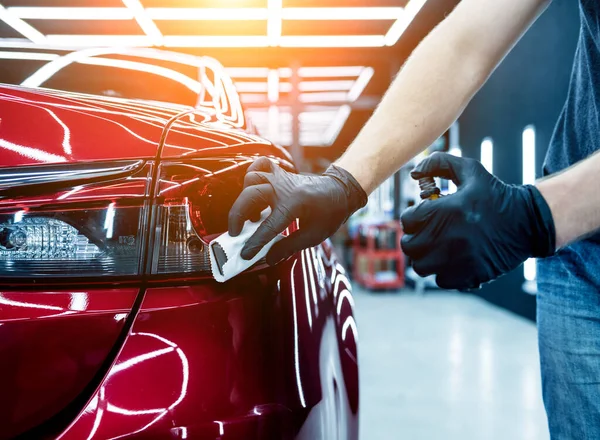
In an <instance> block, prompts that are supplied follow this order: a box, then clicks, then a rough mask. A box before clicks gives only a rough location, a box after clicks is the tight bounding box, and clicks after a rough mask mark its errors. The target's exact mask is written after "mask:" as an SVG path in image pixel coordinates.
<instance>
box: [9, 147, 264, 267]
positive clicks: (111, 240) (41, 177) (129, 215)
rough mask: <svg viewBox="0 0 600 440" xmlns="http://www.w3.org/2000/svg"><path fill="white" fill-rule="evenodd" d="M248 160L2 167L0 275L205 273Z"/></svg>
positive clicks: (240, 183) (225, 228) (240, 187)
mask: <svg viewBox="0 0 600 440" xmlns="http://www.w3.org/2000/svg"><path fill="white" fill-rule="evenodd" d="M251 162H252V160H251V159H249V158H237V159H191V160H187V161H185V162H166V163H162V164H161V165H159V167H158V170H156V177H157V180H156V183H155V187H154V188H153V189H152V188H151V181H152V175H153V167H154V165H153V164H152V163H150V162H135V163H132V162H119V163H112V164H108V165H107V164H92V165H88V166H87V168H82V167H81V166H79V169H78V168H77V167H72V166H68V165H63V166H60V167H56V166H38V167H30V168H26V169H21V170H17V171H16V172H15V171H14V170H12V169H9V170H1V169H0V277H1V276H6V277H16V278H31V279H35V278H39V277H61V278H62V277H94V276H96V277H100V276H102V277H105V276H110V275H113V276H132V275H142V274H144V273H146V274H154V275H169V276H176V275H178V274H180V275H185V276H189V275H192V276H209V275H210V274H211V268H210V258H209V254H208V243H210V241H211V240H212V239H213V238H215V237H217V236H218V235H220V234H222V233H223V232H225V231H226V230H227V219H228V215H229V210H230V208H231V206H232V205H233V202H234V201H235V199H236V198H237V196H238V195H239V193H240V191H241V189H242V186H243V180H244V175H245V170H246V168H247V166H248V165H249V164H250V163H251ZM144 262H146V266H144ZM259 264H260V263H259Z"/></svg>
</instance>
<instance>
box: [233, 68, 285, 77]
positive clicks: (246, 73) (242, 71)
mask: <svg viewBox="0 0 600 440" xmlns="http://www.w3.org/2000/svg"><path fill="white" fill-rule="evenodd" d="M279 70H280V71H281V69H279ZM225 71H226V72H227V74H228V75H229V76H231V77H232V78H263V79H266V78H267V77H268V76H269V68H268V67H227V68H226V69H225Z"/></svg>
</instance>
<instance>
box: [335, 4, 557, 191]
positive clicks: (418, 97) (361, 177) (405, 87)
mask: <svg viewBox="0 0 600 440" xmlns="http://www.w3.org/2000/svg"><path fill="white" fill-rule="evenodd" d="M548 3H549V1H548V0H502V1H499V0H462V1H461V2H460V4H459V5H458V6H457V7H456V8H455V9H454V11H453V12H452V13H451V14H450V15H449V16H448V17H447V18H446V19H445V20H444V21H443V22H442V23H441V24H440V25H438V26H437V27H436V28H435V29H434V30H433V31H432V32H431V33H430V34H429V36H427V37H426V38H425V39H424V40H423V41H422V42H421V44H420V45H419V46H418V47H417V48H416V49H415V51H414V52H413V55H412V56H411V57H410V58H409V59H408V61H407V62H406V63H405V65H404V67H403V68H402V70H401V72H400V73H399V74H398V76H397V78H396V79H395V81H394V82H393V84H392V85H391V87H390V89H389V90H388V92H387V93H386V96H385V97H384V99H383V100H382V102H381V104H380V105H379V108H378V109H377V110H376V111H375V114H374V115H373V116H372V118H371V119H370V120H369V122H368V123H367V124H366V125H365V126H364V128H363V129H362V131H361V132H360V134H359V135H358V137H357V138H356V140H355V141H354V142H353V144H352V145H351V146H350V148H348V150H347V151H346V153H345V154H344V155H343V156H342V157H341V158H340V159H339V160H338V161H337V162H336V164H337V165H339V166H340V167H342V168H344V169H345V170H347V171H349V172H350V173H351V174H352V175H353V176H354V177H355V178H356V180H358V182H359V183H360V185H361V186H362V187H363V188H364V190H365V191H366V192H367V193H371V192H372V191H373V190H374V189H375V188H377V187H378V186H379V185H380V184H381V183H382V182H383V181H384V180H385V179H387V178H388V177H389V176H390V175H392V174H393V173H394V172H395V171H397V170H398V169H399V168H400V167H401V166H402V165H404V164H405V163H406V162H407V161H409V160H410V159H411V158H412V157H414V156H415V155H416V154H418V153H420V152H421V151H423V150H424V149H425V148H427V147H428V146H429V145H431V144H432V143H433V142H434V141H435V140H436V139H437V138H438V137H439V136H441V135H442V134H443V133H444V131H446V130H447V129H448V127H449V126H450V125H452V123H453V122H454V121H455V120H456V119H457V118H458V117H459V116H460V114H461V113H462V111H463V110H464V108H465V106H466V105H467V104H468V103H469V101H470V100H471V98H472V97H473V95H475V93H476V92H477V91H478V90H479V89H480V87H481V86H482V85H483V84H484V83H485V81H486V80H487V78H488V77H489V75H490V74H491V73H492V72H493V70H494V69H495V68H496V66H497V65H498V64H499V63H500V61H502V59H503V58H504V56H505V55H506V54H507V53H508V52H509V51H510V50H511V49H512V47H513V46H514V44H515V43H516V42H517V41H518V40H519V38H520V37H521V35H522V34H523V33H524V32H525V31H526V30H527V29H528V28H529V26H530V25H531V23H532V22H533V21H534V20H535V19H536V18H537V17H538V15H539V14H540V13H541V12H542V11H543V10H544V9H545V7H546V6H547V4H548Z"/></svg>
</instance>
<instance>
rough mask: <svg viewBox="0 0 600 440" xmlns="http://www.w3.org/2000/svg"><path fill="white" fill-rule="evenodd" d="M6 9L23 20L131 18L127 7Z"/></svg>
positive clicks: (131, 15) (132, 16)
mask: <svg viewBox="0 0 600 440" xmlns="http://www.w3.org/2000/svg"><path fill="white" fill-rule="evenodd" d="M8 10H9V11H10V12H11V13H13V14H14V15H16V16H17V17H19V18H22V19H25V20H133V18H134V14H133V12H132V11H131V10H130V9H127V8H93V7H92V8H88V7H84V8H75V7H12V8H8Z"/></svg>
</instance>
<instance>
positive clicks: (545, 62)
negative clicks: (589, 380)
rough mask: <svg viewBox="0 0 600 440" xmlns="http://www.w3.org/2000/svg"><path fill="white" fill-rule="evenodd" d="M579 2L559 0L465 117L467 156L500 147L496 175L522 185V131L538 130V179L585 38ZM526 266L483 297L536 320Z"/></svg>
mask: <svg viewBox="0 0 600 440" xmlns="http://www.w3.org/2000/svg"><path fill="white" fill-rule="evenodd" d="M578 3H579V2H576V1H573V0H554V2H553V3H552V4H551V5H550V7H549V8H548V10H547V11H546V12H545V13H544V15H542V16H541V17H540V19H539V20H538V21H537V23H535V24H534V26H533V27H532V28H531V29H530V31H529V32H528V33H527V34H526V35H525V36H524V38H523V39H522V40H521V41H520V42H519V44H518V45H517V46H516V47H515V49H514V50H513V51H512V52H511V54H510V55H509V56H508V57H507V58H506V59H505V61H504V62H503V63H502V65H501V66H499V68H498V69H497V71H496V72H495V73H494V74H493V75H492V77H491V78H490V80H489V81H488V83H487V84H486V85H485V86H484V87H483V88H482V90H481V91H480V92H479V93H478V95H477V96H476V97H475V99H474V100H473V101H472V102H471V104H470V105H469V106H468V107H467V109H466V111H465V112H464V114H463V116H462V117H461V118H460V120H459V121H460V143H461V147H462V149H463V155H465V156H469V157H475V158H478V159H479V157H480V146H481V141H482V140H483V139H484V138H485V137H488V136H489V137H491V138H492V139H493V142H494V174H496V175H497V176H498V177H499V178H500V179H502V180H504V181H506V182H510V183H521V181H522V140H521V139H522V132H523V129H524V128H525V127H526V126H527V125H529V124H533V125H534V126H535V128H536V176H537V177H541V169H542V163H543V160H544V156H545V154H546V150H547V146H548V144H549V142H550V138H551V136H552V132H553V130H554V125H555V123H556V120H557V118H558V115H559V114H560V111H561V109H562V107H563V104H564V101H565V98H566V94H567V86H568V82H569V78H570V74H571V68H572V63H573V56H574V53H575V47H576V43H577V38H578V35H579V10H578ZM523 281H524V278H523V268H522V267H520V268H518V269H516V270H515V271H513V272H511V273H510V274H508V275H506V276H504V277H502V278H501V279H499V280H497V281H496V282H494V283H492V284H490V285H488V286H485V287H484V288H483V289H482V290H481V291H480V293H479V295H481V296H482V297H483V298H485V299H487V300H489V301H491V302H493V303H495V304H498V305H500V306H502V307H505V308H507V309H509V310H512V311H514V312H516V313H519V314H521V315H523V316H526V317H527V318H530V319H535V297H534V296H531V295H527V294H525V293H524V292H523V291H522V289H521V286H522V284H523Z"/></svg>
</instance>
